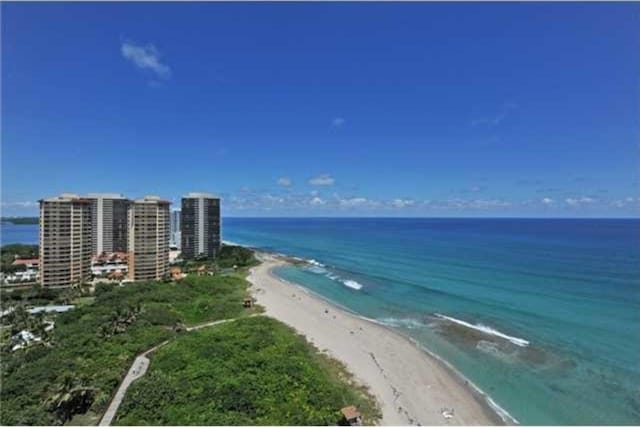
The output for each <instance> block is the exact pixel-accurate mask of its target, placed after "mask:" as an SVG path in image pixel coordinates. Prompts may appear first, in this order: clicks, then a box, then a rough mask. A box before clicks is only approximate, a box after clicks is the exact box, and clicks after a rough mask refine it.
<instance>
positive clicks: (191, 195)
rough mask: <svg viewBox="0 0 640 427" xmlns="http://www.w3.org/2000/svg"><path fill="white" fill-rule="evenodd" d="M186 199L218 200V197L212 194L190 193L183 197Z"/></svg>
mask: <svg viewBox="0 0 640 427" xmlns="http://www.w3.org/2000/svg"><path fill="white" fill-rule="evenodd" d="M183 198H185V199H200V198H202V199H217V198H218V196H216V195H215V194H211V193H197V192H196V193H188V194H187V195H186V196H183Z"/></svg>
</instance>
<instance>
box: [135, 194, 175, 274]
mask: <svg viewBox="0 0 640 427" xmlns="http://www.w3.org/2000/svg"><path fill="white" fill-rule="evenodd" d="M170 204H171V202H168V201H166V200H161V199H160V198H159V197H156V196H145V197H144V198H143V199H139V200H135V201H133V202H131V203H130V204H129V212H128V218H129V278H130V279H131V280H134V281H138V280H160V279H162V278H163V277H164V276H165V275H167V274H168V273H169V205H170Z"/></svg>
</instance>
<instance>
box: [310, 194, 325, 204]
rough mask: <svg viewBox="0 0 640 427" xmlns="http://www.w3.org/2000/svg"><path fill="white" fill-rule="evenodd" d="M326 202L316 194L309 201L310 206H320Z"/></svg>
mask: <svg viewBox="0 0 640 427" xmlns="http://www.w3.org/2000/svg"><path fill="white" fill-rule="evenodd" d="M326 203H327V202H325V201H324V200H322V199H321V198H320V197H317V196H316V197H314V198H313V199H311V200H310V201H309V204H310V205H312V206H322V205H324V204H326Z"/></svg>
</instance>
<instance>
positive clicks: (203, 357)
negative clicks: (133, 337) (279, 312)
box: [116, 316, 378, 425]
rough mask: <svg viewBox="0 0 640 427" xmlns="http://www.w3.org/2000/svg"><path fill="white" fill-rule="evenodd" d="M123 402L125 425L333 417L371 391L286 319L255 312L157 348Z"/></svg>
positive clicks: (372, 413) (371, 414) (370, 410)
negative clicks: (356, 382)
mask: <svg viewBox="0 0 640 427" xmlns="http://www.w3.org/2000/svg"><path fill="white" fill-rule="evenodd" d="M151 360H152V361H151V367H150V370H149V372H148V373H147V375H146V376H145V377H143V378H142V379H140V380H138V381H137V382H136V383H134V385H132V386H131V388H129V391H128V393H127V395H126V397H125V399H124V401H123V403H122V405H121V406H120V410H119V411H118V415H117V419H116V423H117V424H120V425H292V424H293V425H336V423H338V422H339V421H340V412H339V410H340V408H342V407H344V406H348V405H353V404H355V405H357V406H358V407H359V408H361V410H362V411H363V414H364V416H365V421H366V422H367V423H368V424H369V423H372V422H373V421H375V420H376V419H377V418H378V415H377V409H376V408H375V404H374V401H373V399H372V398H370V397H369V396H368V395H367V393H366V391H364V390H363V389H361V388H359V387H357V386H355V385H350V384H348V378H349V375H348V374H347V372H346V371H345V369H344V368H343V367H342V365H340V364H339V363H338V362H336V361H335V360H331V359H329V358H328V357H326V356H325V355H323V354H320V353H318V352H317V350H316V349H315V348H314V347H313V346H312V345H310V344H308V343H307V342H306V340H305V338H304V337H302V336H299V335H297V334H296V333H295V331H294V330H292V329H291V328H289V327H287V326H286V325H284V324H282V323H280V322H278V321H276V320H274V319H271V318H267V317H262V316H260V317H252V318H247V319H243V320H240V321H236V322H233V323H226V324H223V325H218V326H215V327H211V328H206V329H201V330H199V331H194V332H191V333H189V334H185V335H182V336H180V337H178V338H177V339H176V340H175V341H173V342H171V343H170V344H168V345H166V346H164V347H162V348H160V349H159V350H158V351H157V352H156V353H155V354H154V355H152V359H151Z"/></svg>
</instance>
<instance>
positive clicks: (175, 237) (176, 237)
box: [171, 211, 182, 248]
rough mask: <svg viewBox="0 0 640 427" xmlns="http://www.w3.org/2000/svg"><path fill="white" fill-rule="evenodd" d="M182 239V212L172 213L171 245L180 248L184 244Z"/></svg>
mask: <svg viewBox="0 0 640 427" xmlns="http://www.w3.org/2000/svg"><path fill="white" fill-rule="evenodd" d="M181 240H182V239H181V237H180V211H171V244H172V245H176V246H177V247H178V248H179V247H180V245H181V244H182V241H181Z"/></svg>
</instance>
